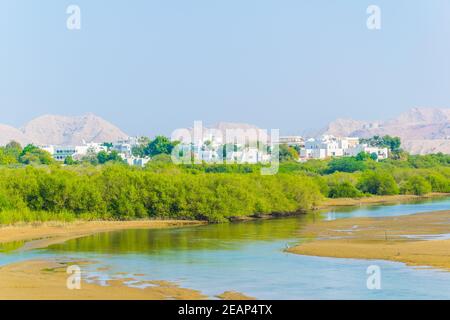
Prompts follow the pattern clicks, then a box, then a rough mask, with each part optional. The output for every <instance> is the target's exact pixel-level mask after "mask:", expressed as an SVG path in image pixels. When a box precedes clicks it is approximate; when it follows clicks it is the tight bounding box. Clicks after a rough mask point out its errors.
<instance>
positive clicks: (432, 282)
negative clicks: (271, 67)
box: [0, 198, 450, 299]
mask: <svg viewBox="0 0 450 320" xmlns="http://www.w3.org/2000/svg"><path fill="white" fill-rule="evenodd" d="M449 208H450V199H448V198H447V199H440V200H432V201H426V202H416V203H408V204H396V205H390V206H371V207H359V208H353V209H351V210H349V209H348V208H346V209H341V210H336V211H334V212H325V213H321V214H318V213H316V214H308V215H304V216H302V217H295V218H282V219H273V220H259V221H251V222H245V223H230V224H221V225H207V226H201V227H192V228H179V229H166V230H164V229H163V230H124V231H116V232H108V233H101V234H96V235H93V236H88V237H84V238H80V239H76V240H71V241H67V242H66V243H63V244H59V245H54V246H51V247H49V248H48V249H45V250H35V251H31V252H22V253H10V254H3V255H0V263H1V264H5V263H10V262H12V261H17V260H23V259H30V258H34V257H36V256H37V257H40V258H43V257H63V258H74V259H77V258H84V259H86V258H87V259H93V260H95V261H98V263H97V264H95V265H91V266H83V268H86V270H83V271H84V272H85V273H84V274H85V277H94V276H99V277H100V278H102V279H108V278H110V277H117V276H118V275H117V273H119V272H121V273H122V272H125V273H129V274H122V275H121V277H125V278H128V277H130V276H132V277H133V278H136V279H138V280H168V281H173V282H176V283H178V284H179V285H180V286H182V287H186V288H193V289H198V290H200V291H201V292H202V293H204V294H206V295H208V296H210V297H214V296H215V295H217V294H220V293H222V292H224V291H228V290H234V291H238V292H241V293H244V294H246V295H249V296H253V297H256V298H259V299H450V273H449V272H444V271H439V270H434V269H429V268H413V267H408V266H405V265H404V264H402V263H395V262H388V261H369V260H356V259H335V258H320V257H307V256H300V255H295V254H289V253H285V252H283V250H284V249H285V248H286V247H287V246H290V245H293V244H295V243H298V242H300V241H302V239H301V238H299V236H298V235H297V233H298V231H299V230H300V229H301V228H302V227H303V226H305V225H306V224H308V223H314V221H317V220H321V219H329V220H332V219H341V218H348V217H361V216H379V217H382V216H394V215H405V214H411V213H416V212H426V211H436V210H444V209H449ZM371 265H377V266H379V267H380V270H381V289H380V290H369V289H367V285H366V281H367V278H368V275H367V274H366V271H367V268H368V267H369V266H371ZM102 266H105V267H108V268H109V269H108V271H101V272H100V271H98V268H99V267H102ZM136 274H139V275H136Z"/></svg>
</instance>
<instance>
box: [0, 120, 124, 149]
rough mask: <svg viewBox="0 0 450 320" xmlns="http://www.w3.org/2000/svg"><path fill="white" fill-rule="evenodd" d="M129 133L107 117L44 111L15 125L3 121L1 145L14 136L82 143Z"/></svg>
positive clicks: (34, 140) (23, 141) (20, 139)
mask: <svg viewBox="0 0 450 320" xmlns="http://www.w3.org/2000/svg"><path fill="white" fill-rule="evenodd" d="M127 137H128V135H127V134H126V133H124V132H123V131H122V130H120V129H119V128H117V127H116V126H114V125H113V124H111V123H109V122H108V121H106V120H104V119H102V118H100V117H98V116H96V115H94V114H86V115H84V116H75V117H69V116H57V115H44V116H41V117H38V118H36V119H33V120H31V121H30V122H28V123H27V124H25V125H24V126H23V127H22V128H19V129H16V128H14V127H11V126H7V125H0V145H5V144H7V143H8V142H10V141H11V140H15V141H17V142H20V143H21V144H22V145H25V144H28V143H33V144H36V145H49V144H51V145H80V144H82V143H83V141H85V142H105V141H117V140H121V139H125V138H127Z"/></svg>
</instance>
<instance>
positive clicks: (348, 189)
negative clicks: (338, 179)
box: [328, 182, 363, 198]
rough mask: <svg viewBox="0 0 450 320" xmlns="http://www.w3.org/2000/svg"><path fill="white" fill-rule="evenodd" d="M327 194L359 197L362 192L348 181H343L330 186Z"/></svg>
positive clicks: (332, 196) (338, 196) (335, 196)
mask: <svg viewBox="0 0 450 320" xmlns="http://www.w3.org/2000/svg"><path fill="white" fill-rule="evenodd" d="M328 196H329V197H330V198H359V197H362V196H363V194H362V192H361V191H359V190H358V189H356V187H355V186H354V185H352V184H351V183H350V182H343V183H340V184H337V185H334V186H332V187H330V191H329V193H328Z"/></svg>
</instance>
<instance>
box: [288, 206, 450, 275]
mask: <svg viewBox="0 0 450 320" xmlns="http://www.w3.org/2000/svg"><path fill="white" fill-rule="evenodd" d="M300 236H301V237H303V238H305V239H306V240H305V241H304V242H302V243H301V244H299V245H297V246H295V247H292V248H290V249H288V250H287V251H289V252H292V253H296V254H302V255H309V256H321V257H335V258H358V259H381V260H391V261H396V262H403V263H406V264H407V265H411V266H430V267H434V268H439V269H444V270H447V271H450V211H439V212H430V213H420V214H414V215H409V216H399V217H385V218H351V219H340V220H335V221H319V222H316V223H313V224H309V225H307V226H306V227H305V228H303V229H302V230H301V231H300Z"/></svg>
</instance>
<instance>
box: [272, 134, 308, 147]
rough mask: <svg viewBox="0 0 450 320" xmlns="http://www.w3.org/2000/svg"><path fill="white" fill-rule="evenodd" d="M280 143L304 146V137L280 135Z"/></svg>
mask: <svg viewBox="0 0 450 320" xmlns="http://www.w3.org/2000/svg"><path fill="white" fill-rule="evenodd" d="M278 142H279V143H280V144H287V145H288V146H304V145H305V139H304V138H303V137H301V136H281V137H280V138H279V139H278Z"/></svg>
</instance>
